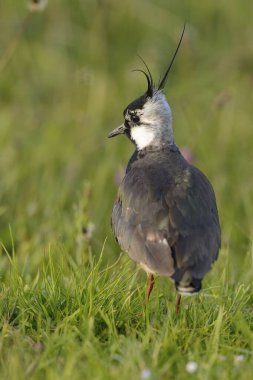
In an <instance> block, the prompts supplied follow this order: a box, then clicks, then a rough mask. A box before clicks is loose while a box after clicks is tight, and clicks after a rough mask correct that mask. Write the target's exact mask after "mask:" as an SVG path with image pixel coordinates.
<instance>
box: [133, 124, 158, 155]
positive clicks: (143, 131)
mask: <svg viewBox="0 0 253 380" xmlns="http://www.w3.org/2000/svg"><path fill="white" fill-rule="evenodd" d="M131 137H132V139H133V140H134V142H135V143H136V145H137V148H138V149H139V150H140V149H143V148H145V147H147V146H148V145H150V144H151V143H152V141H153V140H154V138H155V134H154V132H153V131H152V129H150V128H148V127H146V126H141V125H140V126H138V127H133V128H131Z"/></svg>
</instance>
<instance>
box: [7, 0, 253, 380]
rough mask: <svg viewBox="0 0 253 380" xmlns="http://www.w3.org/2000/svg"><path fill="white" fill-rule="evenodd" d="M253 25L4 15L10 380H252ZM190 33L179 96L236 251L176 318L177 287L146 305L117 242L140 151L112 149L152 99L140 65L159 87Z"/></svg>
mask: <svg viewBox="0 0 253 380" xmlns="http://www.w3.org/2000/svg"><path fill="white" fill-rule="evenodd" d="M252 11H253V3H252V1H250V0H246V1H244V2H243V4H242V3H240V2H236V1H231V2H230V3H229V4H228V3H226V2H225V1H211V0H210V1H209V0H208V1H205V2H199V1H195V0H191V1H180V2H179V1H176V0H174V1H169V2H168V1H163V0H159V1H158V0H157V1H151V0H150V1H134V0H129V1H126V2H124V6H123V5H122V3H121V2H118V1H116V0H111V1H104V2H99V1H93V0H90V1H88V0H86V1H75V2H74V1H73V2H72V1H67V0H65V1H62V0H55V1H49V3H48V6H47V7H46V9H45V10H44V12H41V13H34V12H33V13H29V12H28V10H27V9H26V2H25V1H15V0H13V1H9V2H5V4H1V5H0V24H1V35H0V77H1V80H0V98H1V105H0V107H1V108H0V152H1V160H0V177H1V184H0V240H1V260H0V276H1V293H0V294H1V296H0V320H1V336H0V377H1V379H16V378H17V379H27V378H29V377H30V378H35V379H45V378H46V379H58V378H59V379H69V378H71V379H84V378H87V379H107V378H108V379H118V378H119V377H120V378H121V379H122V380H123V379H140V380H145V379H188V378H189V377H190V378H192V379H219V380H223V379H224V380H225V379H238V378H239V379H251V378H252V365H253V356H252V353H253V312H252V302H253V287H252V280H253V251H252V233H253V221H252V215H253V193H252V188H253V179H252V162H253V150H252V140H253V129H252V104H253V43H252V42H253V32H252V13H253V12H252ZM185 20H186V22H187V30H186V34H185V38H184V42H183V44H182V47H181V50H180V53H179V55H178V58H177V60H176V63H175V65H174V68H173V72H172V73H171V76H170V79H169V82H168V85H167V88H166V94H167V97H168V99H169V102H170V104H171V108H172V111H173V116H174V131H175V137H176V141H177V143H178V145H179V146H181V147H182V146H187V147H188V148H190V149H191V150H192V152H193V154H194V157H195V162H196V165H197V166H198V167H200V168H201V169H202V170H203V171H204V172H205V173H206V174H207V175H208V177H209V178H210V180H211V182H212V183H213V185H214V188H215V191H216V194H217V201H218V206H219V210H220V218H221V224H222V231H223V239H222V241H223V243H222V249H221V254H220V258H219V261H218V262H217V264H216V265H215V266H214V269H213V271H212V272H211V273H210V274H209V275H208V276H207V277H206V280H205V282H204V289H203V291H202V293H201V295H200V296H198V297H196V298H191V299H188V298H187V299H184V300H183V305H182V309H181V312H180V315H179V317H176V315H175V308H174V302H175V293H174V288H173V285H172V284H170V283H168V282H167V281H166V280H165V279H157V283H156V288H155V290H154V293H153V294H152V297H151V300H150V303H149V305H148V307H145V305H144V302H143V301H144V298H145V289H144V288H145V287H144V283H145V275H144V274H143V273H140V272H138V270H137V269H136V268H135V266H134V265H133V264H132V263H131V262H129V260H128V258H127V257H126V255H121V256H120V250H119V247H118V246H117V245H116V244H115V242H114V239H113V237H112V233H111V230H110V213H111V207H112V202H113V198H114V196H115V194H116V188H117V178H118V177H119V176H120V173H121V171H122V170H123V168H124V166H125V164H126V162H127V159H128V157H129V156H130V154H131V152H132V147H131V145H130V143H129V142H128V141H127V140H126V139H124V138H118V139H115V140H112V141H109V140H107V138H106V136H107V134H108V132H109V131H110V130H111V129H112V128H113V127H115V126H116V125H118V124H119V123H121V122H122V111H123V109H124V107H125V106H126V105H127V104H128V103H129V101H131V100H133V98H135V97H137V96H138V95H140V94H141V93H142V92H143V91H144V86H145V84H144V80H143V78H142V77H141V76H139V75H137V74H136V73H131V70H132V69H134V68H137V67H141V62H140V61H139V60H138V57H137V54H140V55H142V56H143V57H144V58H145V59H146V61H147V63H148V64H149V65H150V68H151V70H152V72H153V74H154V76H155V77H156V78H159V75H160V74H161V72H163V71H164V69H165V67H166V64H167V62H168V60H169V58H170V57H171V55H172V52H173V51H174V49H175V46H176V43H177V40H178V37H179V35H180V32H181V30H182V25H183V23H184V21H185ZM191 362H195V363H196V364H195V368H194V364H192V363H191ZM189 363H190V364H189ZM187 364H188V366H187ZM191 364H192V365H193V367H191ZM196 365H197V367H196ZM191 368H193V370H192V371H194V370H195V372H194V373H192V374H190V373H189V371H191Z"/></svg>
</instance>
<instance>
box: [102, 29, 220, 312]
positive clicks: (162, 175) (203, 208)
mask: <svg viewBox="0 0 253 380" xmlns="http://www.w3.org/2000/svg"><path fill="white" fill-rule="evenodd" d="M184 31H185V26H184V28H183V32H182V33H181V37H180V40H179V43H178V45H177V48H176V50H175V53H174V55H173V58H172V60H171V61H170V64H169V66H168V68H167V70H166V71H165V74H164V75H163V77H162V79H161V80H160V81H159V82H158V84H157V85H156V84H155V83H154V81H153V77H152V75H151V72H150V70H149V68H148V66H147V64H146V63H145V61H144V60H143V59H142V58H141V57H140V58H141V60H142V62H143V63H144V65H145V70H141V69H140V70H135V71H140V72H141V73H142V74H144V75H145V77H146V80H147V90H146V92H145V93H144V95H142V96H140V97H138V98H137V99H135V100H134V101H132V102H131V103H130V104H129V105H128V106H127V107H126V108H125V110H124V113H123V117H124V122H123V124H121V125H120V126H119V127H117V128H115V129H114V130H113V131H112V132H111V133H109V135H108V137H109V138H112V137H114V136H117V135H121V134H123V135H125V136H127V137H128V139H130V141H131V142H132V143H133V144H134V147H135V150H134V153H133V154H132V156H131V158H130V160H129V162H128V164H127V167H126V172H125V176H124V178H123V180H122V182H121V184H120V186H119V190H118V194H117V197H116V200H115V202H114V205H113V210H112V217H111V224H112V230H113V233H114V235H115V238H116V241H117V242H118V244H119V245H120V247H121V249H122V250H123V251H125V252H126V253H127V254H128V255H129V257H130V258H131V259H132V260H133V261H134V262H136V263H137V264H138V265H139V266H140V267H142V268H143V269H144V270H145V271H146V273H147V276H148V280H147V291H146V297H147V298H146V299H147V300H148V299H149V297H150V294H151V292H152V289H153V286H154V282H155V276H163V277H167V278H169V279H171V280H172V281H173V282H174V284H175V288H176V294H177V296H176V314H178V313H179V310H180V302H181V296H182V295H193V294H197V293H198V292H199V291H200V290H201V286H202V280H203V278H204V276H205V275H206V274H207V272H209V271H210V270H211V268H212V266H213V263H214V262H215V261H216V260H217V258H218V254H219V250H220V246H221V228H220V222H219V215H218V209H217V204H216V198H215V193H214V190H213V187H212V185H211V183H210V182H209V180H208V179H207V177H206V176H205V175H204V174H203V173H202V172H201V171H200V170H199V169H198V168H196V167H195V166H193V165H192V164H190V163H189V162H188V161H187V160H186V159H185V158H184V157H183V155H182V154H181V152H180V149H179V148H178V146H177V145H176V143H175V141H174V135H173V129H172V113H171V108H170V105H169V103H168V101H167V99H166V97H165V94H164V87H165V84H166V81H167V77H168V74H169V72H170V70H171V67H172V64H173V62H174V59H175V57H176V55H177V52H178V50H179V47H180V44H181V42H182V39H183V35H184Z"/></svg>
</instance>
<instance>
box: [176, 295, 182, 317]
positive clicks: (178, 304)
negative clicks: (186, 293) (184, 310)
mask: <svg viewBox="0 0 253 380" xmlns="http://www.w3.org/2000/svg"><path fill="white" fill-rule="evenodd" d="M180 303H181V294H178V293H177V298H176V314H177V315H178V314H179V308H180Z"/></svg>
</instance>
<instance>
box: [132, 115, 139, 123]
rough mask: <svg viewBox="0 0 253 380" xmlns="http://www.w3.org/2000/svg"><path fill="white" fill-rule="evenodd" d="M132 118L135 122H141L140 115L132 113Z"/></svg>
mask: <svg viewBox="0 0 253 380" xmlns="http://www.w3.org/2000/svg"><path fill="white" fill-rule="evenodd" d="M131 119H132V121H133V122H134V123H139V121H140V118H139V116H137V115H132V117H131Z"/></svg>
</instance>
